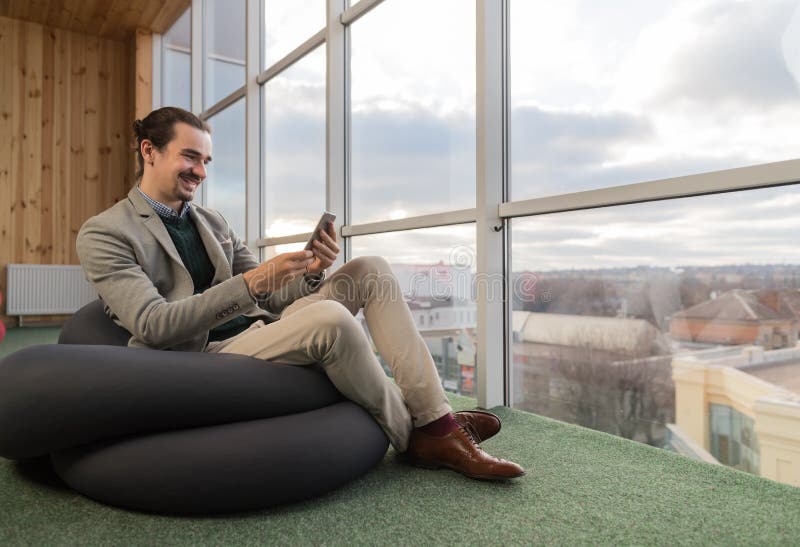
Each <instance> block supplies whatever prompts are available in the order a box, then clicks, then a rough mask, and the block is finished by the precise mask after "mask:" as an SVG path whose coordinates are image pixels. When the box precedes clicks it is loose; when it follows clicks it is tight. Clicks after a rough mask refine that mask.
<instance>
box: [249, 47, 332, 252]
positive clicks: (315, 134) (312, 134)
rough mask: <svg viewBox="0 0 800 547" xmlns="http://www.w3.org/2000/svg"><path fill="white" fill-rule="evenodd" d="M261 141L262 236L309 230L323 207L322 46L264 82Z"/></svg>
mask: <svg viewBox="0 0 800 547" xmlns="http://www.w3.org/2000/svg"><path fill="white" fill-rule="evenodd" d="M262 142H263V150H264V158H263V161H264V181H265V182H264V193H263V195H264V218H265V219H266V224H265V233H264V235H265V236H266V237H278V236H284V235H291V234H298V233H303V232H310V231H311V230H313V229H314V226H315V225H316V223H317V220H319V215H320V214H321V213H322V211H324V210H325V165H326V163H325V47H324V46H322V47H319V48H317V49H316V50H314V51H312V52H311V53H309V54H308V55H306V56H305V57H303V58H302V59H300V60H299V61H298V62H297V63H295V64H294V65H292V66H291V67H289V68H288V69H286V70H285V71H283V72H282V73H280V74H279V75H278V76H276V77H275V78H272V79H271V80H269V81H268V82H267V83H266V84H265V85H264V134H263V138H262ZM340 222H341V221H339V223H340Z"/></svg>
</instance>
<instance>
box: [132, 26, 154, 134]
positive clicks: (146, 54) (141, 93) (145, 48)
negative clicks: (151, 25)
mask: <svg viewBox="0 0 800 547" xmlns="http://www.w3.org/2000/svg"><path fill="white" fill-rule="evenodd" d="M135 64H136V108H135V112H136V118H137V119H141V118H144V117H145V116H147V115H148V114H149V113H150V111H151V110H153V35H152V33H150V32H149V31H147V30H144V29H139V30H137V31H136V61H135Z"/></svg>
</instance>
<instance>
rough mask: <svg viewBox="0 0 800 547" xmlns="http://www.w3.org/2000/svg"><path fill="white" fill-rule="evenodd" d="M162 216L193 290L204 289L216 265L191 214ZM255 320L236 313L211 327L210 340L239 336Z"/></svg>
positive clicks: (198, 292)
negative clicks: (179, 216) (234, 315)
mask: <svg viewBox="0 0 800 547" xmlns="http://www.w3.org/2000/svg"><path fill="white" fill-rule="evenodd" d="M161 220H162V221H164V226H166V228H167V231H168V232H169V236H170V237H171V238H172V242H173V243H174V244H175V248H176V249H178V254H179V255H181V260H182V261H183V265H184V266H186V269H187V270H189V274H190V275H191V276H192V282H193V283H194V294H200V293H202V292H203V291H205V290H206V289H208V288H209V287H210V286H211V282H212V281H213V280H214V265H213V264H212V263H211V259H210V258H208V251H206V248H205V246H204V245H203V240H202V239H201V238H200V232H198V231H197V226H195V224H194V220H193V219H192V214H191V213H188V214H185V215H183V217H182V218H177V217H161ZM255 321H256V319H255V318H252V317H246V316H244V315H239V316H237V317H234V318H233V319H231V320H230V321H228V322H227V323H223V324H222V325H219V326H218V327H214V328H213V329H211V330H210V331H209V333H208V341H209V342H213V341H216V340H225V339H226V338H230V337H231V336H236V335H237V334H239V333H240V332H242V331H243V330H245V329H246V328H247V327H249V326H250V325H251V324H252V323H254V322H255Z"/></svg>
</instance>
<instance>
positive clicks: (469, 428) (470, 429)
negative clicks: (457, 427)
mask: <svg viewBox="0 0 800 547" xmlns="http://www.w3.org/2000/svg"><path fill="white" fill-rule="evenodd" d="M461 430H462V431H463V432H464V433H466V435H467V438H468V439H469V440H470V442H471V443H472V444H474V445H475V447H476V448H477V449H478V450H483V449H482V448H481V445H480V444H479V443H478V432H477V431H475V428H474V426H473V425H472V424H471V423H469V422H466V423H464V424H463V425H461Z"/></svg>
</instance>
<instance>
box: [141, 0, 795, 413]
mask: <svg viewBox="0 0 800 547" xmlns="http://www.w3.org/2000/svg"><path fill="white" fill-rule="evenodd" d="M383 1H384V0H359V1H357V2H356V3H354V4H353V5H350V6H349V5H348V4H349V2H348V0H327V4H326V10H327V13H326V21H327V24H326V26H325V28H323V29H320V30H319V31H317V32H316V33H314V34H313V35H312V36H309V37H308V38H307V39H306V41H305V42H303V43H302V44H301V45H300V46H298V47H297V48H295V49H294V50H293V51H291V52H290V53H288V54H287V55H286V56H284V57H283V58H282V59H280V60H279V61H277V62H276V63H274V64H273V65H272V66H270V67H267V68H266V69H265V70H261V65H260V63H261V59H263V48H264V40H263V34H264V0H246V2H247V14H248V15H247V29H246V32H247V38H246V44H247V50H246V59H247V61H246V77H247V80H246V83H245V85H244V86H242V87H240V88H239V89H237V90H236V91H234V92H232V93H231V94H229V95H228V96H227V97H225V98H223V99H222V100H220V101H218V102H217V103H216V104H214V105H212V106H211V107H209V108H208V109H206V110H205V111H204V110H202V106H203V105H202V103H203V101H202V92H203V73H202V71H203V64H204V63H203V59H204V57H205V36H204V32H205V25H204V20H205V17H206V14H205V9H204V8H205V0H194V1H193V2H192V6H191V9H192V14H191V55H192V60H191V68H192V82H191V90H192V92H191V97H192V99H191V104H192V111H193V112H195V113H197V114H198V115H199V116H200V117H201V118H202V119H208V118H209V117H211V116H213V115H214V114H218V113H219V112H221V111H222V110H224V109H225V108H227V107H229V106H230V105H232V104H233V103H234V102H236V101H237V100H239V99H241V98H242V97H244V98H245V100H246V107H245V108H246V112H247V122H246V123H247V127H246V157H247V159H246V162H247V168H246V178H247V180H246V193H247V210H246V211H245V214H246V226H247V233H246V234H242V235H243V238H244V240H245V241H246V243H247V245H248V246H249V247H250V248H251V249H253V251H254V252H256V253H258V254H260V255H261V256H263V250H264V248H265V247H271V246H274V245H280V244H285V243H300V242H304V241H306V240H307V239H308V238H309V237H310V235H311V234H310V233H298V234H293V235H288V236H283V237H274V238H264V237H262V234H263V228H264V219H263V218H262V217H263V211H262V210H261V208H262V204H261V196H262V193H263V185H264V169H263V163H262V156H263V154H261V142H260V141H261V135H262V131H261V128H262V126H263V123H264V120H263V116H264V113H263V111H262V110H263V108H262V104H263V103H262V100H263V97H262V93H263V86H264V84H265V83H266V82H267V81H269V80H270V79H272V78H274V77H275V76H277V75H278V74H281V73H282V72H283V71H284V70H286V69H287V68H288V67H290V66H292V65H293V64H294V63H296V62H297V61H298V60H300V59H302V58H304V57H305V55H307V54H308V53H310V52H311V51H314V50H315V49H316V48H317V47H319V46H320V45H322V44H326V51H327V53H326V167H325V169H326V204H327V209H328V210H329V211H332V212H334V213H336V215H337V217H338V219H339V222H340V223H341V228H340V235H341V244H342V248H343V252H342V253H341V254H340V256H339V259H338V260H337V263H336V264H335V265H334V267H337V266H338V265H341V264H342V263H343V262H344V261H346V260H347V259H349V258H350V244H349V240H350V238H351V237H354V236H361V235H370V234H378V233H383V232H396V231H404V230H414V229H418V228H430V227H439V226H447V225H452V224H464V223H473V222H474V223H475V224H476V233H477V241H476V250H477V273H478V274H479V275H495V274H500V275H503V276H504V277H503V279H504V280H505V293H504V298H503V299H502V300H503V301H502V302H488V301H487V298H486V294H485V293H482V292H480V291H479V293H478V295H477V306H478V309H477V331H478V340H479V350H478V356H477V370H476V374H477V382H478V386H477V387H478V391H477V399H478V405H479V406H481V407H484V408H490V407H492V406H496V405H507V406H511V405H512V404H513V401H512V400H511V394H512V393H513V389H511V386H510V377H511V374H510V370H511V369H510V367H511V366H512V363H511V361H512V355H511V353H510V351H511V348H512V341H511V336H512V333H511V320H510V318H511V299H510V298H505V296H506V295H508V294H510V292H509V289H510V278H511V275H510V272H511V268H510V264H511V248H510V245H509V230H510V219H513V218H517V217H529V216H536V215H543V214H551V213H560V212H566V211H575V210H584V209H595V208H601V207H609V206H616V205H625V204H633V203H643V202H650V201H658V200H665V199H674V198H683V197H692V196H701V195H708V194H717V193H723V192H731V191H738V190H751V189H758V188H768V187H773V186H782V185H790V184H797V183H800V159H789V160H786V161H780V162H774V163H762V164H758V165H752V166H748V167H739V168H734V169H725V170H720V171H710V172H704V173H699V174H692V175H687V176H681V177H674V178H668V179H661V180H648V181H641V182H637V183H633V184H623V185H619V186H612V187H604V188H600V189H594V190H586V191H580V192H572V193H564V194H560V195H553V196H546V197H540V198H533V199H524V200H517V201H510V200H509V199H508V198H509V193H508V188H509V145H510V132H509V114H510V113H509V108H510V107H509V104H510V103H509V97H508V93H509V90H508V81H509V78H510V74H509V62H508V61H509V56H510V51H509V36H508V32H509V30H508V26H509V25H508V21H509V16H510V11H509V10H510V7H509V6H510V0H475V2H476V4H475V6H476V10H477V11H476V28H475V32H476V103H477V104H476V158H475V160H476V202H475V203H476V207H475V208H470V209H461V210H455V211H447V212H442V213H436V214H425V215H420V216H413V217H409V218H404V219H401V220H386V221H381V222H370V223H364V224H351V223H350V220H351V219H350V216H349V213H350V207H349V203H350V72H349V61H350V46H349V33H350V25H352V24H353V23H354V22H355V21H357V20H359V19H360V18H361V17H364V16H368V14H369V12H370V11H371V10H373V9H380V4H381V3H382V2H383ZM253 15H257V16H253ZM419 16H420V17H425V13H420V14H419ZM154 44H155V46H156V47H154V67H155V66H156V63H155V61H156V60H158V65H160V60H161V55H162V54H163V48H164V47H166V46H165V45H164V44H163V41H162V40H161V37H160V36H159V35H156V37H155V42H154ZM157 78H158V79H157ZM159 79H160V70H159V74H158V76H157V77H155V76H154V81H155V82H157V83H158V84H159V85H157V86H154V87H158V91H156V90H155V89H154V91H153V104H154V106H156V107H157V106H161V93H160V83H161V82H160V81H159ZM205 197H206V194H205V189H204V187H203V186H202V185H201V192H200V196H199V202H200V203H205Z"/></svg>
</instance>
